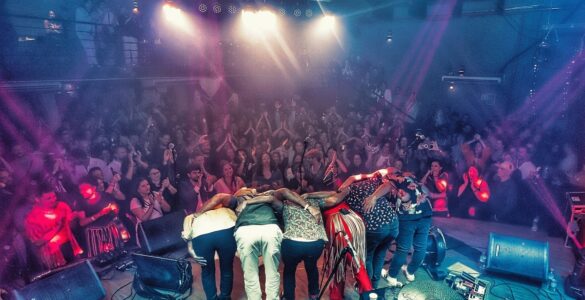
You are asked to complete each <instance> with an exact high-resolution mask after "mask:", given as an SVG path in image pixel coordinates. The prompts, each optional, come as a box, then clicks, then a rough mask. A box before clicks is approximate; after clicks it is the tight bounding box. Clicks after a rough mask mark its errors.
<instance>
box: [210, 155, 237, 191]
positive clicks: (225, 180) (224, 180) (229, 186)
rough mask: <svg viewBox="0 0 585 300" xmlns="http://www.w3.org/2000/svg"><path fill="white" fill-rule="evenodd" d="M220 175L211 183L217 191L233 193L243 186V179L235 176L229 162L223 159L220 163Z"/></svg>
mask: <svg viewBox="0 0 585 300" xmlns="http://www.w3.org/2000/svg"><path fill="white" fill-rule="evenodd" d="M221 170H222V176H221V177H220V178H219V179H218V180H217V181H216V182H215V183H214V184H213V186H214V188H215V190H216V191H217V192H218V193H225V194H234V193H235V192H236V191H237V190H239V189H241V188H242V187H244V180H243V179H242V178H241V177H240V176H237V175H236V173H235V172H234V167H233V166H232V164H231V163H229V162H227V161H223V162H222V164H221Z"/></svg>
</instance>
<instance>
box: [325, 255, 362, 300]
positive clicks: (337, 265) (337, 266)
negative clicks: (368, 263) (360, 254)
mask: <svg viewBox="0 0 585 300" xmlns="http://www.w3.org/2000/svg"><path fill="white" fill-rule="evenodd" d="M347 253H349V254H350V255H351V256H352V257H353V253H352V251H351V248H350V247H349V246H346V247H345V248H343V250H341V253H339V256H338V257H337V259H336V260H335V264H334V265H333V270H331V273H330V274H329V277H328V278H327V281H326V282H325V285H324V286H323V288H322V289H321V292H320V293H319V297H317V300H319V299H321V297H323V294H324V293H325V290H327V287H329V284H330V283H331V280H333V276H335V273H337V269H339V265H340V264H341V261H342V260H343V259H344V257H345V255H346V254H347ZM344 280H345V279H344Z"/></svg>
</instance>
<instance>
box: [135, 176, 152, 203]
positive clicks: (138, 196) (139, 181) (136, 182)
mask: <svg viewBox="0 0 585 300" xmlns="http://www.w3.org/2000/svg"><path fill="white" fill-rule="evenodd" d="M142 181H146V182H147V183H148V184H149V185H150V181H149V180H148V179H147V178H146V177H139V178H137V179H136V181H134V182H133V184H132V190H131V195H132V198H136V199H138V202H140V206H141V207H144V198H142V195H140V193H139V192H138V187H139V186H140V183H141V182H142ZM150 193H152V189H151V191H150ZM132 198H130V199H132Z"/></svg>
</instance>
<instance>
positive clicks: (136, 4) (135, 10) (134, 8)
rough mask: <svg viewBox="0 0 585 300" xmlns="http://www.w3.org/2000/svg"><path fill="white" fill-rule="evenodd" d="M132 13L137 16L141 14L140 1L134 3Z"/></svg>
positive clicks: (135, 0)
mask: <svg viewBox="0 0 585 300" xmlns="http://www.w3.org/2000/svg"><path fill="white" fill-rule="evenodd" d="M132 13H133V14H135V15H137V14H139V13H140V10H139V9H138V0H133V1H132Z"/></svg>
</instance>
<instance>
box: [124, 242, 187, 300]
mask: <svg viewBox="0 0 585 300" xmlns="http://www.w3.org/2000/svg"><path fill="white" fill-rule="evenodd" d="M132 259H133V260H134V263H135V264H136V273H135V274H134V283H133V287H134V290H135V291H136V292H137V293H138V294H139V295H141V296H143V297H146V298H154V299H178V298H180V297H178V296H176V295H175V296H174V297H173V296H172V295H168V294H166V293H163V292H162V291H158V289H160V290H163V291H167V292H172V293H178V294H183V293H185V292H187V291H190V289H191V286H192V284H193V273H192V269H191V263H190V262H189V261H188V260H184V259H171V258H165V257H157V256H150V255H144V254H138V253H133V254H132ZM189 294H190V292H189Z"/></svg>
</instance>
